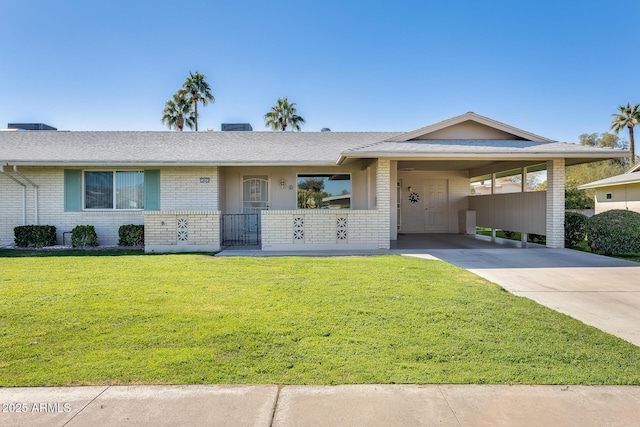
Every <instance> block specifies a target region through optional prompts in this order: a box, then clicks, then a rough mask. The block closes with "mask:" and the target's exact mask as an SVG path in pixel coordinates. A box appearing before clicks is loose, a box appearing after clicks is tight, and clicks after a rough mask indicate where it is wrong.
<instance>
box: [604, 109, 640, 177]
mask: <svg viewBox="0 0 640 427" xmlns="http://www.w3.org/2000/svg"><path fill="white" fill-rule="evenodd" d="M618 111H619V113H618V114H612V116H613V119H611V130H612V131H614V132H615V133H619V132H620V131H621V130H622V129H624V128H627V129H629V150H631V157H630V158H629V165H630V166H631V165H633V164H634V162H635V158H636V150H635V144H634V141H633V128H634V127H635V126H636V125H637V124H638V123H640V104H636V105H631V104H630V103H629V102H627V106H626V107H625V106H624V105H621V106H619V107H618Z"/></svg>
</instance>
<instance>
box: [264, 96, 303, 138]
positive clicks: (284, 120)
mask: <svg viewBox="0 0 640 427" xmlns="http://www.w3.org/2000/svg"><path fill="white" fill-rule="evenodd" d="M264 121H265V123H264V125H265V127H270V128H272V129H273V130H282V131H285V130H287V126H290V127H291V130H297V131H299V130H300V126H301V125H303V124H305V120H304V119H303V118H302V117H300V116H299V115H298V111H297V110H296V103H295V102H292V103H289V100H288V99H287V97H286V96H285V97H284V98H278V102H277V104H276V105H275V106H273V107H271V111H269V112H268V113H267V114H265V115H264Z"/></svg>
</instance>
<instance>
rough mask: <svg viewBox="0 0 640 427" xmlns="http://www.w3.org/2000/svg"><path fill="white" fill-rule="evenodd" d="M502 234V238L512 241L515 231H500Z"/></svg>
mask: <svg viewBox="0 0 640 427" xmlns="http://www.w3.org/2000/svg"><path fill="white" fill-rule="evenodd" d="M502 232H503V233H504V237H506V238H507V239H511V240H513V238H514V237H516V232H515V231H508V230H502Z"/></svg>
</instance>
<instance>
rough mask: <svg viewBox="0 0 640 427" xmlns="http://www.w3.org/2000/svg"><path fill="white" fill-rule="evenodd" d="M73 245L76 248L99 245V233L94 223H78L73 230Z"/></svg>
mask: <svg viewBox="0 0 640 427" xmlns="http://www.w3.org/2000/svg"><path fill="white" fill-rule="evenodd" d="M71 246H73V247H74V248H84V247H86V246H98V235H97V234H96V229H95V228H94V227H93V225H76V226H75V227H74V228H73V230H71Z"/></svg>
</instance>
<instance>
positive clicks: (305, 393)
mask: <svg viewBox="0 0 640 427" xmlns="http://www.w3.org/2000/svg"><path fill="white" fill-rule="evenodd" d="M0 401H2V404H3V411H2V412H0V425H2V426H7V427H8V426H69V427H73V426H93V427H106V426H228V427H234V426H283V427H285V426H287V427H288V426H432V425H440V426H522V427H527V426H581V427H589V426H604V425H615V426H637V425H638V421H639V420H640V387H617V386H593V387H590V386H506V385H505V386H483V385H425V386H421V385H343V386H321V387H315V386H282V387H278V386H275V385H247V386H225V385H207V386H198V385H194V386H128V387H121V386H102V387H95V386H92V387H51V388H13V389H12V388H4V389H2V388H0ZM18 408H19V409H20V410H23V412H16V409H18ZM5 410H6V411H8V412H5Z"/></svg>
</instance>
